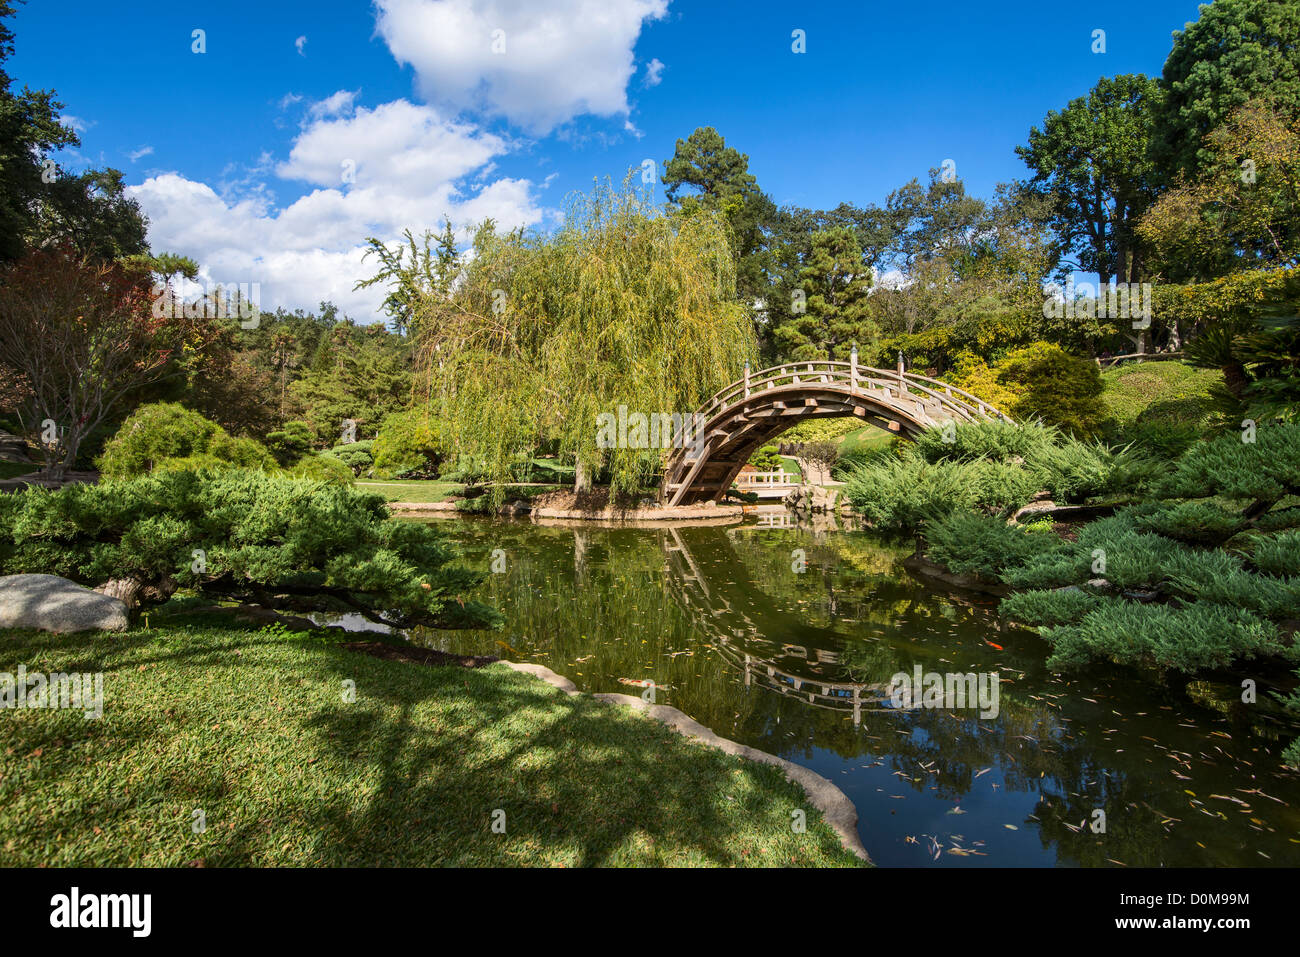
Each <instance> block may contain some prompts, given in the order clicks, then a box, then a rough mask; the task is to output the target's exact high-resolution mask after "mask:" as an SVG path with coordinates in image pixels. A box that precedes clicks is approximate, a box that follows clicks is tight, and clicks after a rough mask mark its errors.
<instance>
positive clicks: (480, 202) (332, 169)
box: [128, 100, 542, 321]
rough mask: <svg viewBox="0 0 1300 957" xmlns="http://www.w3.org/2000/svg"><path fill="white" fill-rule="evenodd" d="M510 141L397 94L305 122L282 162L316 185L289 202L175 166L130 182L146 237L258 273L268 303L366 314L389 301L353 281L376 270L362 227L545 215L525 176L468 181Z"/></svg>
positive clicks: (222, 275)
mask: <svg viewBox="0 0 1300 957" xmlns="http://www.w3.org/2000/svg"><path fill="white" fill-rule="evenodd" d="M506 149H507V144H506V142H505V141H504V140H502V139H501V138H500V137H496V136H492V135H489V134H484V133H481V132H480V131H478V130H477V129H476V128H474V127H472V126H469V125H466V124H460V123H454V122H449V121H447V120H444V119H443V118H442V117H441V116H440V114H439V113H438V112H437V111H436V110H434V109H433V108H431V107H426V106H417V105H415V104H412V103H409V102H407V101H405V100H398V101H395V102H393V103H385V104H383V105H382V106H379V107H376V108H375V109H373V110H368V109H364V108H361V109H357V110H356V111H355V113H354V114H353V115H352V116H348V117H337V118H330V119H321V120H317V121H315V122H314V123H311V124H309V125H308V126H307V128H306V129H304V130H303V132H302V133H301V134H300V135H299V136H298V138H297V140H296V141H295V143H294V146H293V149H292V150H291V151H290V154H289V159H288V160H287V161H285V162H283V163H281V164H279V165H278V166H276V167H275V172H276V174H277V175H279V176H280V177H281V178H284V179H287V180H295V181H299V182H306V183H309V184H311V185H313V186H315V187H317V188H315V189H313V190H311V191H310V192H309V193H307V194H306V195H304V196H302V197H301V198H299V199H297V200H296V201H295V202H293V203H291V204H290V205H288V206H287V207H285V208H282V209H277V208H275V207H274V206H273V205H272V204H271V203H270V202H269V198H268V195H267V194H266V192H265V191H264V190H262V191H250V192H246V193H244V194H242V195H240V194H238V193H234V192H231V191H224V192H225V195H224V196H223V195H219V194H218V193H217V191H216V190H214V189H213V188H212V187H211V186H209V185H208V184H206V183H200V182H195V181H194V180H190V179H187V178H185V177H184V176H182V175H180V174H179V173H165V174H162V175H159V176H154V177H151V178H150V179H147V180H146V181H145V182H144V183H143V184H141V185H139V186H134V187H130V188H129V190H128V191H129V193H130V194H131V195H132V196H133V197H135V198H136V199H138V200H139V201H140V204H141V206H142V207H143V208H144V211H145V213H146V214H147V215H148V217H149V221H150V222H149V242H150V245H151V246H152V247H153V248H154V249H155V250H157V251H168V252H177V253H182V254H185V255H188V256H192V257H194V258H195V259H197V260H198V261H199V262H200V263H201V264H203V267H204V278H205V279H208V280H211V281H215V282H224V283H241V282H248V283H253V282H256V283H260V284H261V294H262V299H261V301H262V304H263V306H264V308H268V309H274V308H275V307H276V306H285V307H286V308H298V307H301V308H303V309H314V308H315V307H316V306H317V304H318V303H319V302H320V301H321V300H322V299H329V300H331V301H333V302H334V303H335V304H336V305H338V306H339V307H340V308H341V309H342V310H343V311H344V312H347V313H348V314H349V315H352V316H353V317H355V318H357V319H360V320H363V321H365V320H370V319H374V318H379V317H380V316H379V312H378V307H379V303H380V301H381V300H382V293H381V292H380V290H378V289H376V288H371V289H364V290H360V291H358V292H353V290H352V286H353V285H354V284H355V282H356V281H357V280H358V279H361V278H364V277H365V276H368V275H369V274H370V273H371V272H372V271H373V270H372V265H371V263H362V261H361V257H362V254H363V253H364V251H365V247H364V245H363V242H364V240H365V238H366V237H368V236H378V237H379V238H380V239H382V240H384V241H386V242H392V241H394V240H395V239H396V238H397V237H398V236H399V235H400V233H401V231H402V230H403V229H404V228H406V227H408V226H409V227H410V228H411V229H412V231H413V232H415V233H416V234H417V235H418V234H419V233H420V232H422V231H423V230H424V229H426V228H429V229H437V228H438V226H439V224H440V223H441V220H442V218H443V216H444V215H446V216H450V217H451V220H452V222H453V223H456V224H458V225H460V226H465V225H467V224H469V223H475V222H478V221H480V220H482V219H485V218H487V217H491V218H493V219H495V220H496V221H497V222H498V223H499V224H500V225H501V226H502V227H503V228H505V229H513V228H516V227H519V226H528V225H532V224H535V223H537V222H539V221H540V220H541V219H542V211H541V210H540V209H539V207H538V206H537V203H536V199H535V197H534V193H535V189H534V185H533V184H532V183H531V182H530V181H528V180H520V179H509V178H505V179H498V180H495V181H493V182H491V183H488V184H482V185H480V186H474V187H470V186H466V185H462V184H463V182H464V181H465V180H467V179H472V178H473V174H475V173H476V172H477V171H479V170H480V169H482V168H483V167H485V166H488V165H489V164H490V163H491V162H492V160H493V158H494V157H496V156H499V155H501V154H502V153H503V152H505V151H506ZM346 160H351V161H352V163H353V165H352V167H351V169H352V172H353V174H354V175H353V176H352V180H351V181H350V182H345V181H344V179H343V171H344V169H345V167H344V162H345V161H346ZM259 165H261V161H259Z"/></svg>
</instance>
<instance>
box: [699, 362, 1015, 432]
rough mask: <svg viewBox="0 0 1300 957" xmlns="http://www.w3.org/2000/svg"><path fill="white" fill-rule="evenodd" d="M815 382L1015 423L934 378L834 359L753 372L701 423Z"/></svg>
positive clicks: (711, 404) (704, 413)
mask: <svg viewBox="0 0 1300 957" xmlns="http://www.w3.org/2000/svg"><path fill="white" fill-rule="evenodd" d="M812 383H821V384H827V385H830V384H835V385H848V386H849V389H850V391H852V392H863V393H866V392H871V391H887V392H888V393H890V394H891V397H893V396H896V397H897V398H898V399H900V400H901V399H902V398H903V397H904V396H908V395H915V394H920V395H921V396H924V397H926V398H929V399H931V400H934V401H936V402H938V403H939V404H940V405H942V406H944V407H945V408H947V409H949V410H950V411H954V412H956V413H958V414H959V415H960V416H961V417H962V418H965V419H968V420H972V421H974V420H978V419H984V418H988V417H992V418H997V419H1001V420H1003V421H1005V422H1011V421H1012V419H1011V417H1010V416H1009V415H1007V414H1006V413H1004V412H1003V411H1002V410H1001V409H999V408H997V407H996V406H994V405H993V404H992V403H989V402H985V401H984V400H983V399H981V398H979V397H978V396H976V395H972V394H971V393H969V392H966V391H965V390H963V389H959V388H957V387H955V386H952V385H950V384H948V383H947V382H943V381H941V380H939V379H931V378H929V377H928V376H923V375H917V374H916V373H914V372H903V373H901V374H900V373H899V372H897V371H891V370H888V369H875V368H872V367H870V366H860V365H856V364H854V363H851V362H840V361H834V360H813V361H806V362H787V363H785V364H783V365H779V366H771V367H769V368H767V369H762V370H760V371H758V372H754V373H750V374H748V375H746V376H744V377H743V378H741V379H738V380H736V381H735V382H733V383H731V385H728V386H726V387H724V388H722V389H720V390H719V391H718V392H715V393H714V394H713V396H712V397H711V398H710V399H709V401H708V402H706V403H705V404H704V406H703V408H701V409H700V410H699V413H698V415H700V416H701V419H700V421H703V422H708V421H709V420H710V419H712V418H713V417H714V416H715V415H716V414H717V413H719V412H721V411H722V410H723V409H726V408H729V407H730V406H732V405H735V404H736V403H737V402H740V401H742V400H744V399H746V398H749V397H750V396H752V395H754V394H755V393H758V392H763V391H765V390H767V389H775V388H781V387H784V386H792V385H804V384H812Z"/></svg>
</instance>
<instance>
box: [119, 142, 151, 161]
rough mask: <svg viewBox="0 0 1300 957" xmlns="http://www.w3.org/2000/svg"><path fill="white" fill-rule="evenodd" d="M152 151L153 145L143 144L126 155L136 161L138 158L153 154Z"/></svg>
mask: <svg viewBox="0 0 1300 957" xmlns="http://www.w3.org/2000/svg"><path fill="white" fill-rule="evenodd" d="M152 153H153V147H152V146H142V147H140V148H139V149H138V150H131V151H130V152H129V153H127V154H126V155H127V156H129V157H130V158H131V162H132V163H134V162H135V161H136V160H139V159H144V158H145V157H146V156H150V155H152Z"/></svg>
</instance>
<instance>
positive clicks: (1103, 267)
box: [1016, 74, 1161, 285]
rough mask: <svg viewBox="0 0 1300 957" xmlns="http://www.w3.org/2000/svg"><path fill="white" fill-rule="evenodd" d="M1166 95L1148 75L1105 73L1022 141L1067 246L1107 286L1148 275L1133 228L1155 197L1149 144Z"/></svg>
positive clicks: (1022, 150)
mask: <svg viewBox="0 0 1300 957" xmlns="http://www.w3.org/2000/svg"><path fill="white" fill-rule="evenodd" d="M1160 98H1161V94H1160V90H1159V88H1158V86H1157V85H1156V83H1155V81H1154V80H1151V79H1150V78H1148V77H1145V76H1142V75H1141V74H1126V75H1123V76H1115V77H1102V78H1101V79H1100V80H1098V81H1097V85H1096V86H1095V87H1093V88H1092V90H1091V91H1090V92H1089V93H1088V95H1087V96H1083V97H1079V98H1078V99H1075V100H1071V101H1070V103H1069V105H1068V106H1067V107H1066V108H1065V109H1064V110H1062V111H1061V112H1059V113H1057V112H1056V111H1052V112H1050V113H1048V114H1047V118H1046V120H1045V121H1044V122H1043V128H1042V129H1041V130H1040V129H1039V128H1038V127H1034V128H1032V129H1031V130H1030V131H1029V145H1028V146H1018V147H1016V152H1017V153H1018V154H1019V155H1020V158H1021V159H1023V160H1024V161H1025V164H1026V165H1027V166H1028V167H1029V168H1030V169H1031V170H1032V171H1033V173H1034V176H1033V179H1032V180H1031V181H1030V182H1031V185H1032V186H1033V187H1035V188H1037V189H1039V190H1041V191H1042V192H1043V193H1044V194H1045V195H1047V196H1048V197H1050V198H1051V200H1052V206H1053V215H1052V219H1051V225H1052V227H1053V229H1054V230H1055V232H1056V234H1057V237H1058V241H1059V243H1060V247H1061V251H1062V253H1063V254H1065V255H1067V256H1068V255H1070V254H1073V255H1074V256H1075V257H1076V259H1075V260H1074V265H1076V266H1077V267H1078V268H1079V269H1080V270H1082V271H1083V272H1095V273H1097V274H1098V276H1099V277H1100V278H1101V282H1102V284H1103V285H1105V284H1107V283H1109V282H1110V281H1111V280H1112V279H1116V280H1118V281H1120V282H1140V281H1141V279H1142V277H1143V275H1144V267H1143V263H1142V257H1141V253H1140V249H1139V248H1138V246H1137V244H1136V243H1135V236H1134V228H1135V226H1136V223H1137V220H1138V218H1139V217H1140V216H1141V215H1142V214H1143V213H1145V212H1146V210H1147V208H1148V207H1149V206H1150V205H1151V202H1152V201H1153V199H1154V197H1155V188H1156V184H1155V167H1154V165H1153V163H1152V161H1151V158H1150V144H1151V136H1152V130H1153V124H1154V114H1155V112H1156V111H1157V110H1158V109H1159V105H1160Z"/></svg>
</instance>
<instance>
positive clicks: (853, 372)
mask: <svg viewBox="0 0 1300 957" xmlns="http://www.w3.org/2000/svg"><path fill="white" fill-rule="evenodd" d="M849 388H851V389H852V390H853V391H854V392H857V391H858V344H857V343H856V342H855V343H853V350H852V351H851V352H850V353H849Z"/></svg>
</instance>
